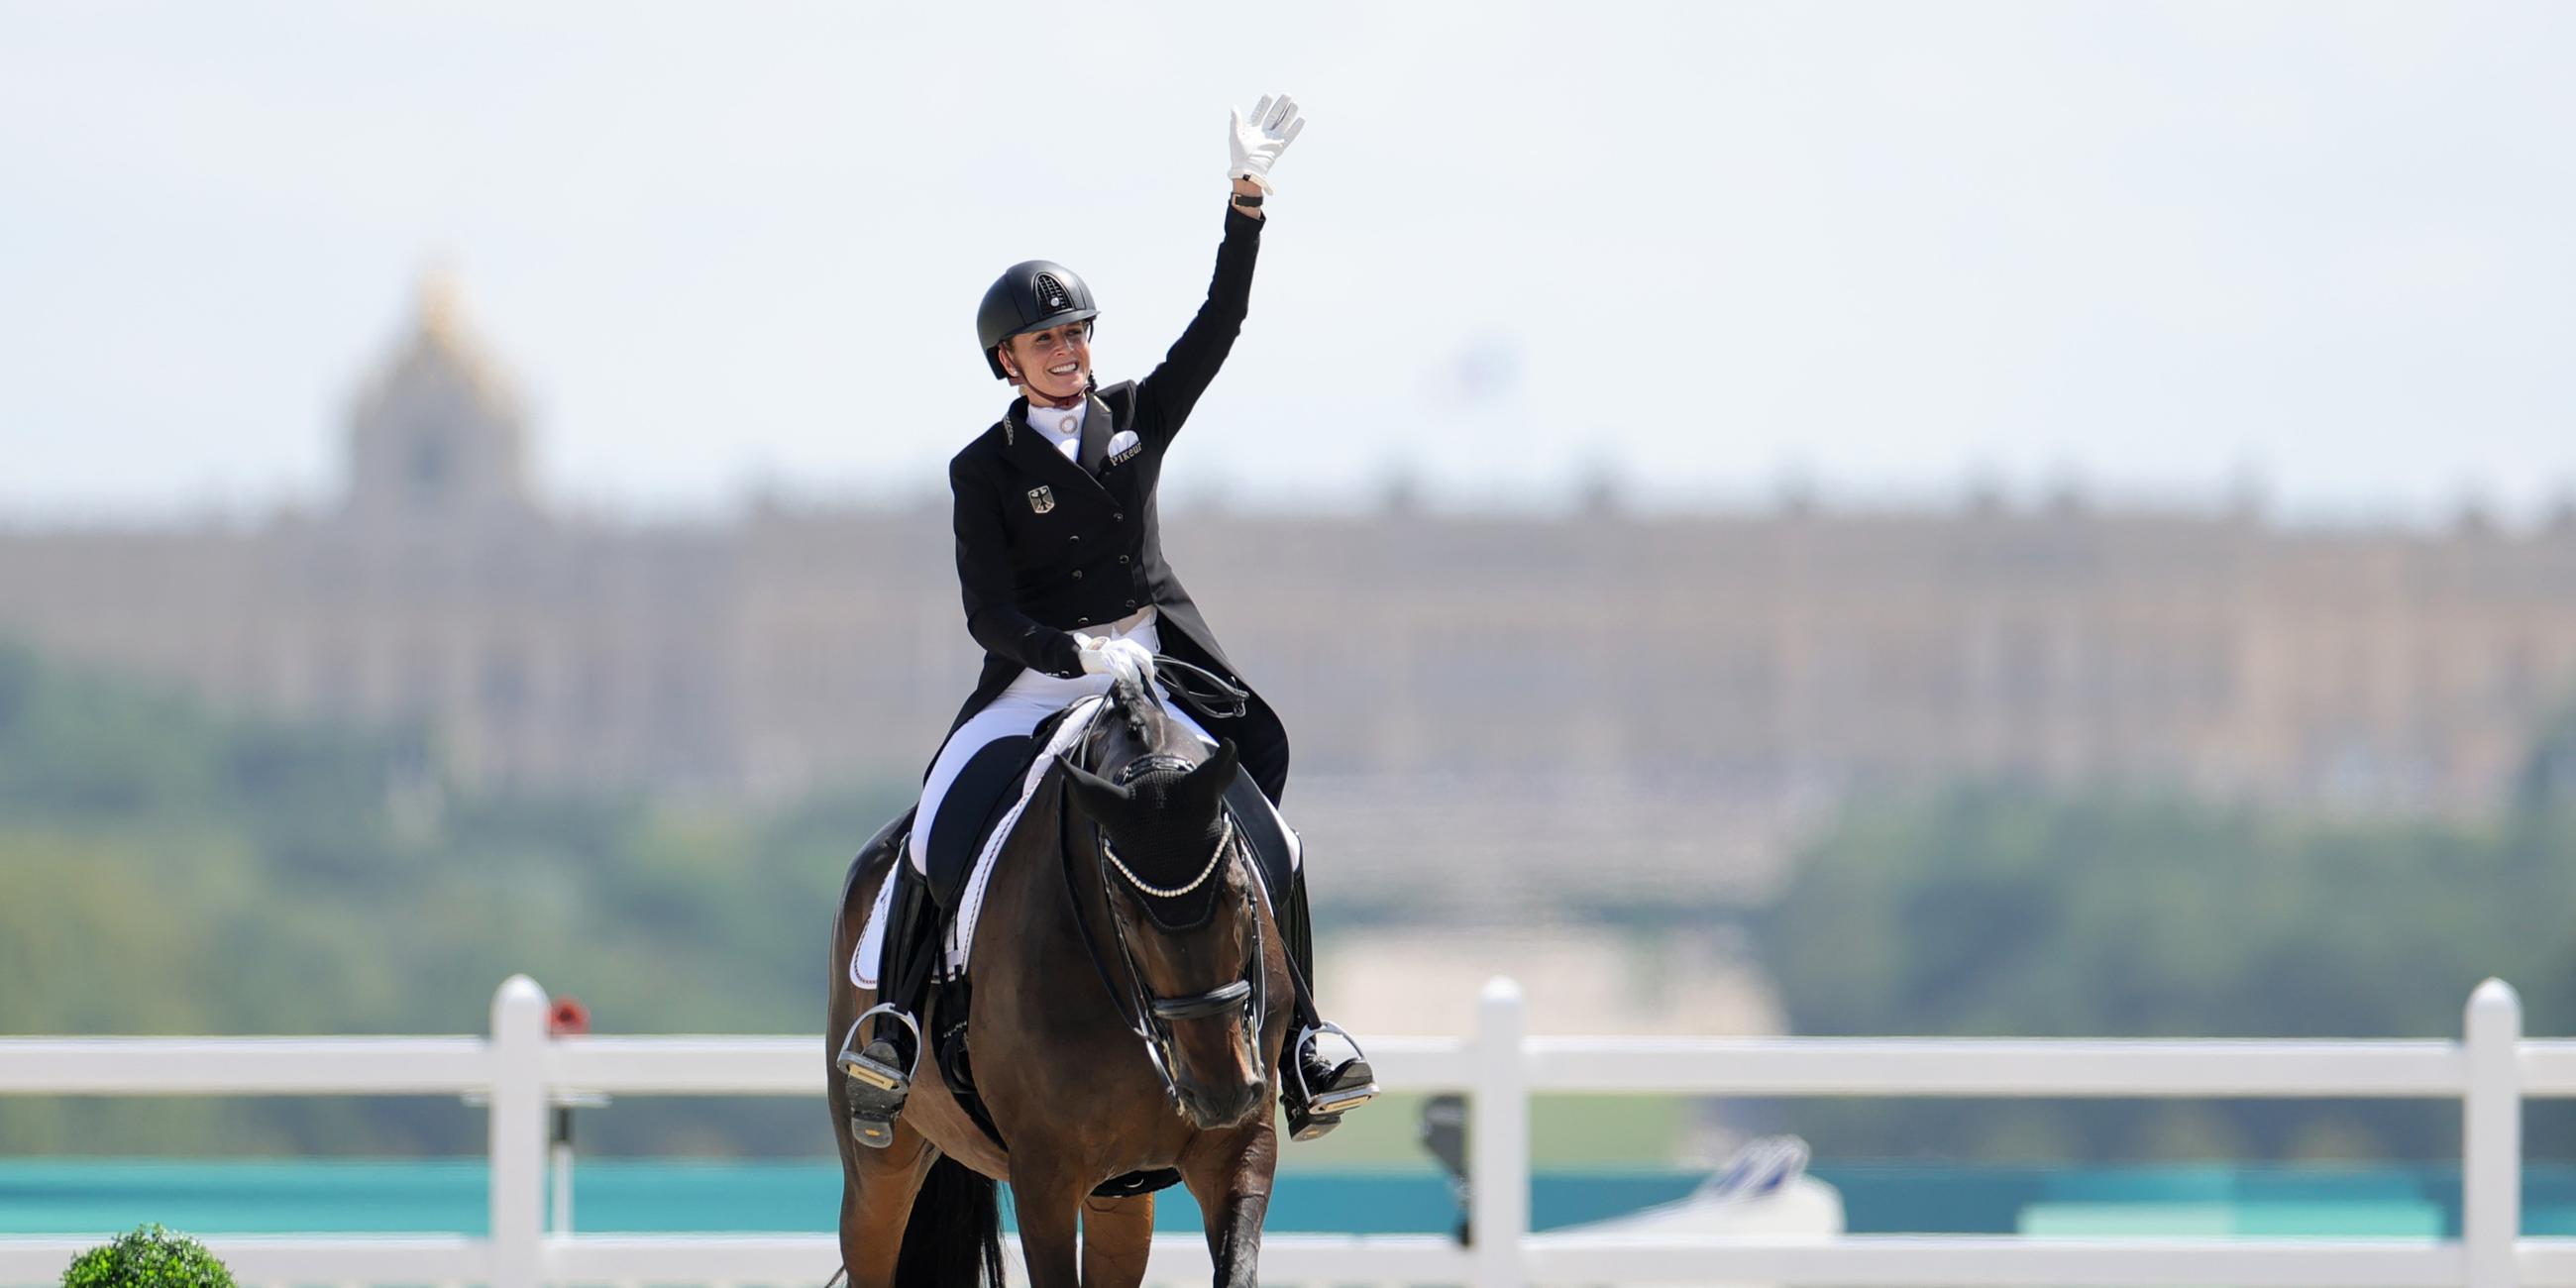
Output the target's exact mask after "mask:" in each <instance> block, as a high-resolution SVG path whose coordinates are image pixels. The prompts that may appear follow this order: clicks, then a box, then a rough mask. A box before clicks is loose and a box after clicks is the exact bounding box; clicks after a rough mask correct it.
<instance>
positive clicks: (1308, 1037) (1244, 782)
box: [1164, 702, 1377, 1140]
mask: <svg viewBox="0 0 2576 1288" xmlns="http://www.w3.org/2000/svg"><path fill="white" fill-rule="evenodd" d="M1164 709H1165V710H1166V711H1168V712H1170V713H1171V714H1172V715H1173V716H1175V717H1177V718H1178V719H1179V720H1180V721H1181V722H1182V723H1184V724H1186V725H1188V726H1189V727H1190V728H1191V729H1193V730H1197V732H1198V734H1199V736H1200V737H1202V738H1206V737H1207V736H1208V735H1207V731H1206V730H1205V729H1203V728H1200V726H1199V724H1198V722H1197V721H1194V720H1192V719H1190V717H1189V715H1188V714H1187V713H1186V712H1183V711H1181V710H1180V709H1179V708H1178V707H1176V706H1172V705H1171V704H1169V703H1168V702H1167V703H1166V704H1165V708H1164ZM1209 740H1210V741H1214V739H1209ZM1238 754H1241V753H1240V752H1238ZM1226 804H1227V805H1229V806H1230V807H1232V808H1233V810H1234V813H1235V817H1236V818H1238V819H1240V820H1242V822H1243V825H1244V826H1245V827H1247V828H1251V829H1254V830H1256V831H1259V832H1263V833H1267V835H1264V836H1262V837H1258V838H1256V841H1255V848H1256V849H1258V850H1261V851H1264V852H1267V853H1270V854H1274V855H1276V854H1282V853H1284V854H1285V855H1286V856H1287V858H1286V859H1285V860H1284V863H1285V866H1286V867H1287V869H1288V870H1287V871H1286V872H1278V871H1273V870H1272V868H1273V866H1274V865H1273V864H1266V863H1255V864H1254V865H1253V866H1254V867H1255V868H1256V869H1257V870H1259V871H1260V873H1261V879H1262V885H1263V888H1264V889H1265V890H1267V891H1268V892H1269V895H1270V910H1271V917H1272V919H1273V920H1274V921H1276V922H1277V923H1278V925H1279V933H1280V937H1281V938H1283V939H1285V940H1286V941H1287V944H1286V947H1287V949H1288V965H1289V969H1288V976H1289V979H1290V980H1291V981H1292V982H1293V984H1294V985H1295V998H1294V1005H1295V1008H1296V1010H1295V1012H1294V1014H1295V1018H1296V1023H1294V1024H1292V1025H1290V1026H1289V1028H1288V1045H1287V1048H1286V1049H1285V1050H1283V1051H1281V1052H1280V1053H1279V1065H1280V1071H1281V1074H1282V1076H1281V1078H1280V1080H1279V1098H1280V1101H1281V1106H1282V1108H1284V1109H1286V1110H1287V1113H1288V1133H1289V1136H1290V1137H1291V1138H1292V1139H1295V1140H1313V1139H1315V1138H1316V1137H1318V1136H1321V1135H1323V1134H1324V1133H1326V1132H1328V1131H1331V1130H1332V1129H1333V1128H1335V1127H1338V1126H1340V1125H1341V1121H1342V1115H1343V1114H1345V1113H1348V1112H1350V1111H1351V1110H1353V1109H1357V1108H1359V1107H1360V1106H1361V1105H1364V1104H1367V1103H1368V1102H1369V1101H1370V1100H1372V1099H1375V1098H1376V1096H1377V1075H1376V1073H1375V1072H1374V1071H1373V1070H1371V1069H1370V1068H1369V1062H1368V1056H1367V1055H1366V1054H1364V1053H1363V1052H1361V1050H1360V1047H1359V1043H1357V1042H1355V1041H1353V1040H1352V1039H1351V1035H1350V1034H1348V1033H1345V1032H1343V1031H1342V1028H1341V1026H1339V1025H1337V1024H1333V1023H1330V1022H1328V1021H1326V1020H1325V1019H1324V1017H1323V1015H1322V1013H1321V1012H1319V1011H1318V1010H1317V1009H1316V1007H1315V989H1314V980H1315V936H1314V920H1313V918H1312V917H1311V916H1310V915H1309V914H1308V912H1307V908H1306V867H1305V862H1304V859H1305V846H1304V843H1303V842H1302V841H1301V840H1300V838H1299V837H1298V836H1297V834H1296V832H1294V831H1292V830H1291V829H1290V828H1289V826H1288V821H1287V820H1286V819H1285V818H1282V817H1281V816H1280V814H1279V807H1278V806H1276V805H1274V804H1272V803H1271V801H1270V799H1269V797H1268V796H1267V795H1266V794H1265V793H1263V791H1262V790H1261V789H1260V787H1259V786H1258V785H1257V784H1256V783H1255V782H1254V780H1253V779H1252V777H1251V775H1250V773H1249V771H1245V772H1244V774H1243V776H1242V777H1241V778H1239V779H1238V780H1237V781H1236V783H1235V785H1234V787H1233V788H1232V789H1231V790H1229V791H1227V792H1226Z"/></svg>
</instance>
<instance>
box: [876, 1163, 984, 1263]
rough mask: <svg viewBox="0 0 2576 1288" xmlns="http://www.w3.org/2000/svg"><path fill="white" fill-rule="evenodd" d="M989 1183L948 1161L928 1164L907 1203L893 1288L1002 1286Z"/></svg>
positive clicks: (966, 1168) (963, 1167)
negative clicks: (917, 1191) (909, 1204)
mask: <svg viewBox="0 0 2576 1288" xmlns="http://www.w3.org/2000/svg"><path fill="white" fill-rule="evenodd" d="M997 1188H998V1187H997V1186H995V1185H994V1184H993V1182H992V1181H990V1180H988V1179H986V1178H985V1177H984V1176H982V1175H981V1174H979V1173H977V1172H976V1171H975V1170H974V1169H973V1168H970V1167H968V1166H966V1165H965V1164H964V1163H960V1162H958V1161H957V1160H956V1159H953V1158H942V1159H940V1160H939V1161H938V1162H936V1163H933V1164H931V1165H930V1178H929V1179H928V1180H925V1181H923V1182H922V1183H921V1193H920V1194H919V1195H918V1196H916V1197H915V1198H914V1199H913V1200H912V1219H911V1220H909V1221H907V1222H905V1223H904V1227H903V1251H902V1252H901V1253H898V1254H896V1257H895V1263H894V1282H895V1288H975V1286H976V1285H986V1286H988V1288H1002V1207H1001V1202H1000V1199H999V1198H998V1196H997V1195H996V1194H995V1190H996V1189H997Z"/></svg>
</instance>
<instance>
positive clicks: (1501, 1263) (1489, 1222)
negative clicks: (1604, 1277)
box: [1467, 977, 1530, 1288]
mask: <svg viewBox="0 0 2576 1288" xmlns="http://www.w3.org/2000/svg"><path fill="white" fill-rule="evenodd" d="M1526 1027H1527V1021H1526V1019H1525V1017H1524V1016H1523V1015H1522V1013H1521V986H1520V985H1518V984H1515V983H1513V982H1512V981H1510V980H1508V979H1503V978H1499V977H1497V978H1495V979H1493V980H1490V981H1488V982H1487V983H1486V984H1485V991H1484V993H1483V994H1482V995H1481V996H1479V997H1478V998H1477V999H1476V1086H1475V1089H1474V1091H1475V1094H1474V1101H1475V1103H1474V1105H1473V1108H1472V1113H1473V1115H1474V1116H1473V1117H1472V1118H1471V1119H1470V1122H1472V1123H1473V1125H1474V1130H1473V1131H1472V1132H1470V1133H1469V1134H1468V1137H1467V1157H1468V1178H1469V1179H1468V1200H1469V1211H1468V1214H1467V1220H1468V1227H1469V1237H1470V1238H1471V1239H1473V1240H1474V1244H1475V1247H1474V1256H1475V1265H1476V1285H1477V1288H1521V1285H1522V1283H1523V1282H1524V1278H1523V1268H1522V1264H1521V1252H1522V1248H1521V1245H1522V1243H1524V1242H1525V1241H1526V1240H1527V1238H1528V1236H1529V1112H1530V1109H1529V1057H1528V1054H1527V1052H1525V1051H1524V1050H1523V1043H1522V1041H1521V1038H1522V1034H1523V1030H1524V1029H1525V1028H1526Z"/></svg>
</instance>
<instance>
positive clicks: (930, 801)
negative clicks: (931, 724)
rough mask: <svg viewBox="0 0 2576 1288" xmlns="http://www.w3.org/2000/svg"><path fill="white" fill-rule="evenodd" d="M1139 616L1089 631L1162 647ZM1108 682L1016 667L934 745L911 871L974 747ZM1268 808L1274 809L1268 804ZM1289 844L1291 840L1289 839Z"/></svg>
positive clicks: (1024, 729) (1202, 734)
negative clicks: (1124, 625)
mask: <svg viewBox="0 0 2576 1288" xmlns="http://www.w3.org/2000/svg"><path fill="white" fill-rule="evenodd" d="M1140 616H1141V617H1142V619H1143V620H1141V621H1139V622H1137V623H1136V624H1135V625H1134V626H1133V627H1131V628H1129V629H1127V630H1124V631H1121V630H1119V629H1118V627H1119V625H1120V624H1119V623H1111V624H1110V625H1108V626H1106V627H1103V628H1100V629H1097V630H1094V631H1091V632H1089V633H1090V634H1093V635H1097V636H1100V637H1102V638H1106V639H1119V638H1125V639H1131V640H1134V641H1136V642H1137V643H1139V644H1142V645H1144V646H1145V648H1146V649H1147V650H1148V651H1150V652H1155V653H1160V652H1162V637H1161V635H1160V634H1159V633H1158V632H1157V631H1156V630H1155V627H1154V618H1155V614H1154V613H1153V612H1151V611H1150V610H1149V611H1147V612H1145V613H1143V614H1141V615H1140ZM1109 686H1110V677H1109V676H1108V675H1107V674H1105V673H1104V674H1100V675H1085V676H1080V677H1077V678H1075V679H1070V680H1062V679H1058V678H1056V677H1055V676H1052V675H1047V674H1044V673H1043V672H1038V671H1022V672H1020V676H1019V678H1018V679H1016V680H1013V681H1011V687H1009V688H1007V689H1004V690H1002V692H1001V694H1000V696H998V697H995V698H994V699H993V700H992V701H991V702H990V703H987V704H986V705H985V707H984V709H983V710H981V711H978V712H976V713H975V714H974V715H973V716H972V717H971V718H969V719H968V720H967V721H966V723H964V724H962V725H959V726H958V727H957V732H955V733H953V734H950V735H948V743H947V745H946V746H943V747H941V748H940V749H939V759H938V760H936V761H934V762H932V764H931V766H930V777H929V778H927V779H925V780H923V782H922V784H921V809H920V812H919V813H917V814H915V815H914V816H913V823H912V844H911V845H910V846H909V847H908V848H909V851H910V853H911V856H912V867H913V870H914V871H915V872H920V873H922V874H924V875H928V872H929V868H928V862H929V861H928V860H927V859H925V858H924V857H922V856H924V855H926V854H928V853H929V852H930V828H931V825H932V823H933V822H934V821H936V820H937V819H938V817H939V803H940V802H941V801H942V800H945V799H946V798H947V796H948V789H949V788H950V787H952V786H954V785H955V784H956V782H957V775H958V773H959V772H960V771H962V770H963V769H965V767H966V762H967V761H970V760H973V759H974V758H975V753H976V752H979V751H982V750H983V749H984V748H985V747H987V746H990V745H991V744H992V742H993V740H994V739H997V738H1025V737H1028V736H1029V735H1030V734H1031V733H1034V732H1036V730H1037V727H1038V722H1040V721H1042V720H1044V719H1046V718H1047V717H1048V716H1051V715H1054V714H1055V713H1056V712H1058V711H1062V710H1064V709H1065V707H1067V706H1069V705H1071V704H1072V703H1073V702H1075V701H1076V700H1078V699H1081V698H1087V697H1095V696H1099V695H1103V694H1106V693H1108V692H1109ZM1162 703H1163V713H1164V714H1165V715H1168V716H1170V717H1171V718H1172V719H1173V720H1175V721H1177V722H1178V723H1179V724H1180V726H1181V727H1182V728H1184V729H1187V730H1189V731H1190V732H1191V733H1193V734H1195V735H1197V736H1198V739H1199V741H1201V742H1204V743H1206V744H1208V745H1209V746H1214V745H1216V739H1214V738H1211V737H1209V736H1208V731H1207V730H1206V729H1204V728H1201V727H1200V725H1199V722H1198V721H1196V720H1193V719H1191V718H1190V715H1189V713H1188V712H1186V711H1183V710H1182V709H1181V708H1180V707H1178V706H1176V705H1174V704H1173V702H1172V700H1171V698H1170V697H1169V696H1164V697H1163V698H1162ZM1272 812H1273V813H1276V812H1277V811H1276V809H1275V808H1274V809H1273V811H1272ZM1279 829H1280V831H1282V832H1284V833H1286V834H1287V835H1289V836H1291V837H1294V836H1295V835H1296V833H1294V832H1290V831H1289V830H1288V824H1287V822H1286V820H1284V819H1283V820H1281V822H1280V824H1279ZM1290 844H1291V845H1292V847H1293V846H1294V845H1295V843H1294V842H1293V841H1292V842H1291V843H1290Z"/></svg>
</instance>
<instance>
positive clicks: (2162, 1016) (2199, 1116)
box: [1758, 734, 2576, 1159]
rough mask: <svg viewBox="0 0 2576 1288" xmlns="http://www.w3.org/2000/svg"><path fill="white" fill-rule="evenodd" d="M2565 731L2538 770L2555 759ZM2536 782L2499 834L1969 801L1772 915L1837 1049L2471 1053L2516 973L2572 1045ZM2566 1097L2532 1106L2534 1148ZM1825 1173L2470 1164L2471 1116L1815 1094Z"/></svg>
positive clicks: (2566, 880)
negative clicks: (2091, 1043) (2278, 1163)
mask: <svg viewBox="0 0 2576 1288" xmlns="http://www.w3.org/2000/svg"><path fill="white" fill-rule="evenodd" d="M2561 740H2562V739H2561V738H2560V736H2559V735H2555V734H2554V735H2553V737H2552V739H2551V740H2549V741H2546V742H2544V744H2543V747H2542V749H2541V750H2540V751H2538V752H2536V753H2535V757H2534V762H2535V765H2541V766H2545V765H2547V764H2549V763H2551V762H2552V761H2553V759H2557V758H2558V757H2557V754H2556V752H2554V751H2552V750H2551V748H2552V747H2554V746H2555V745H2556V743H2557V742H2558V741H2561ZM2554 778H2555V776H2554V775H2552V774H2549V773H2547V772H2540V771H2536V772H2535V773H2534V774H2532V775H2527V776H2526V778H2525V787H2526V789H2525V791H2524V793H2523V798H2522V800H2521V802H2520V803H2519V805H2518V806H2517V807H2516V808H2514V809H2512V810H2509V811H2506V812H2504V813H2503V815H2502V816H2501V817H2498V818H2494V819H2491V820H2486V821H2482V822H2446V821H2431V820H2423V819H2413V820H2390V819H2371V820H2357V819H2356V820H2344V821H2335V820H2329V819H2319V818H2298V817H2285V816H2282V815H2280V814H2277V813H2270V812H2265V811H2261V810H2257V809H2253V808H2226V807H2219V806H2212V805H2209V804H2207V803H2201V802H2188V801H2181V800H2172V799H2164V800H2150V799H2136V798H2125V797H2116V796H2108V795H2088V796H2081V797H2068V796H2065V795H2062V794H2059V795H2052V794H2043V793H2039V792H2035V791H2030V790H2018V789H2011V788H1998V787H1981V788H1965V789H1959V790H1954V791H1951V792H1948V793H1945V794H1942V795H1940V796H1938V797H1935V798H1932V799H1927V800H1920V801H1915V802H1911V803H1904V804H1886V805H1882V806H1880V807H1878V808H1874V809H1868V810H1864V811H1860V812H1856V813H1854V814H1853V815H1851V816H1849V817H1847V818H1846V819H1845V820H1843V821H1842V822H1841V823H1840V824H1838V825H1837V827H1836V828H1835V829H1834V831H1833V833H1832V834H1831V835H1830V836H1828V837H1827V838H1825V839H1824V840H1823V841H1822V842H1821V843H1820V844H1818V845H1817V846H1815V847H1814V849H1813V850H1812V852H1810V853H1808V854H1806V855H1805V856H1803V858H1802V859H1801V861H1800V864H1799V866H1798V868H1797V871H1796V875H1795V876H1794V878H1793V880H1792V884H1791V888H1790V889H1789V890H1788V892H1787V893H1786V895H1785V897H1784V898H1783V899H1782V900H1781V901H1780V902H1779V903H1778V904H1777V905H1776V906H1775V907H1773V908H1771V909H1768V910H1767V911H1766V912H1765V913H1763V914H1762V915H1761V917H1760V919H1759V923H1758V935H1759V943H1760V945H1761V951H1762V953H1763V956H1764V960H1765V963H1766V965H1768V966H1769V968H1770V969H1771V971H1772V972H1773V974H1774V976H1775V978H1776V981H1777V984H1778V986H1779V988H1780V990H1781V996H1782V1001H1783V1003H1784V1005H1785V1006H1786V1009H1787V1011H1788V1013H1789V1017H1790V1020H1791V1026H1792V1027H1793V1028H1794V1029H1795V1030H1796V1031H1797V1032H1800V1033H1808V1034H1834V1035H1897V1034H1922V1035H1949V1036H1975V1035H1987V1036H1998V1037H2057V1036H2067V1037H2163V1036H2171V1037H2237V1038H2271V1037H2280V1038H2308V1037H2315V1038H2327V1037H2334V1038H2372V1037H2405V1038H2452V1039H2456V1038H2458V1037H2459V1035H2460V1032H2461V1028H2462V1018H2463V1011H2464V1008H2465V1006H2466V1003H2467V1001H2468V996H2469V992H2470V990H2472V989H2474V988H2475V987H2476V986H2477V985H2478V983H2479V982H2480V981H2482V980H2484V979H2486V978H2487V977H2489V976H2498V977H2502V978H2503V979H2505V980H2507V981H2508V982H2510V983H2512V984H2513V985H2514V987H2515V988H2516V989H2517V990H2518V991H2519V992H2520V993H2521V995H2522V998H2523V1003H2524V1007H2525V1021H2524V1024H2525V1031H2526V1032H2527V1033H2529V1034H2532V1035H2534V1036H2548V1035H2556V1034H2568V1033H2576V987H2572V986H2571V985H2576V936H2571V934H2570V933H2569V930H2568V918H2569V914H2570V911H2571V910H2576V862H2570V856H2571V855H2576V810H2571V809H2569V808H2567V807H2566V806H2565V804H2564V803H2563V801H2562V799H2561V797H2562V795H2563V793H2561V792H2558V791H2556V790H2553V789H2552V787H2551V784H2552V782H2553V781H2554ZM2566 1108H2567V1107H2566V1106H2563V1105H2553V1104H2545V1103H2541V1102H2533V1103H2532V1104H2530V1105H2527V1106H2526V1110H2525V1121H2526V1125H2527V1131H2528V1134H2529V1146H2528V1148H2530V1149H2531V1150H2532V1151H2533V1152H2534V1153H2536V1154H2555V1155H2560V1156H2564V1155H2566V1154H2569V1153H2571V1152H2576V1151H2572V1150H2571V1149H2570V1145H2571V1141H2570V1136H2569V1132H2568V1128H2569V1126H2571V1125H2576V1118H2571V1117H2570V1116H2569V1115H2568V1114H2567V1113H2566V1112H2564V1111H2565V1109H2566ZM1781 1112H1783V1113H1784V1114H1786V1115H1788V1116H1790V1117H1791V1118H1792V1119H1793V1120H1794V1122H1795V1123H1796V1125H1797V1127H1798V1130H1800V1131H1801V1132H1802V1133H1804V1134H1805V1135H1807V1137H1808V1138H1809V1140H1810V1141H1811V1142H1812V1143H1813V1144H1814V1146H1815V1148H1816V1151H1817V1153H1818V1154H1819V1155H1821V1156H1827V1157H1834V1156H1842V1157H1850V1156H1854V1155H1868V1154H1885V1153H1890V1152H1922V1153H1932V1154H1951V1155H1958V1156H1964V1157H1984V1158H2036V1159H2054V1158H2082V1159H2113V1158H2144V1159H2155V1158H2178V1157H2200V1158H2246V1159H2307V1158H2346V1157H2350V1158H2378V1157H2396V1158H2414V1159H2435V1158H2442V1157H2445V1156H2447V1157H2451V1158H2457V1157H2458V1149H2459V1128H2460V1123H2459V1119H2460V1111H2459V1107H2458V1104H2457V1102H2424V1101H2413V1102H2410V1101H2391V1102H2375V1101H2339V1102H2336V1101H2168V1102H2146V1101H2121V1100H2111V1101H2014V1102H2009V1103H2006V1102H1996V1101H1980V1100H1963V1101H1953V1102H1945V1103H1941V1104H1937V1105H1935V1104H1932V1103H1929V1102H1923V1101H1912V1102H1871V1101H1823V1100H1819V1101H1806V1102H1800V1103H1797V1104H1794V1105H1788V1106H1784V1108H1783V1109H1782V1110H1781Z"/></svg>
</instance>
